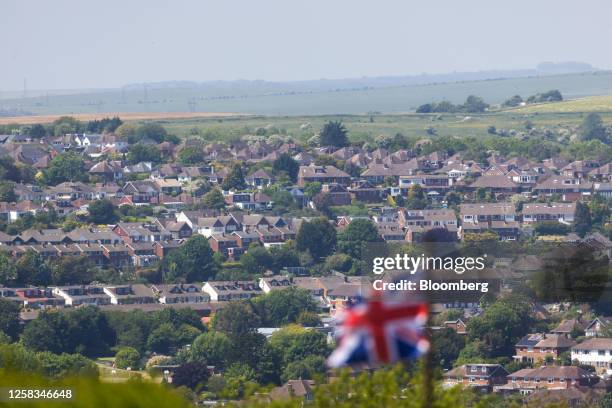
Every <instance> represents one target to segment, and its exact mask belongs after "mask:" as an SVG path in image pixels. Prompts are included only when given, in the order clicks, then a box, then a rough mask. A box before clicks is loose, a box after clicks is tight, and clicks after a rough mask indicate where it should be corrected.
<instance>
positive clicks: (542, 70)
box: [122, 61, 600, 92]
mask: <svg viewBox="0 0 612 408" xmlns="http://www.w3.org/2000/svg"><path fill="white" fill-rule="evenodd" d="M596 71H600V70H599V69H597V68H595V67H593V66H592V65H590V64H588V63H586V62H576V61H568V62H559V63H555V62H542V63H540V64H538V66H537V67H536V68H531V69H519V70H484V71H473V72H451V73H442V74H421V75H401V76H376V77H360V78H340V79H325V78H321V79H309V80H301V81H266V80H257V79H256V80H246V79H239V80H234V81H203V82H198V81H161V82H148V83H132V84H127V85H125V86H123V87H122V88H123V89H124V90H141V89H143V88H145V87H146V88H147V89H150V90H153V89H169V88H173V89H181V88H183V89H193V88H199V89H202V90H220V89H228V90H229V89H241V90H245V91H253V90H258V91H262V90H267V91H269V92H278V91H296V92H303V91H307V90H308V91H313V92H319V91H329V90H334V89H337V90H347V89H366V88H386V87H397V86H414V85H428V84H436V83H449V82H464V81H483V80H492V79H504V78H525V77H533V76H550V75H564V74H577V73H587V72H596Z"/></svg>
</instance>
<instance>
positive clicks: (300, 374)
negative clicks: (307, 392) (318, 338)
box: [281, 355, 326, 382]
mask: <svg viewBox="0 0 612 408" xmlns="http://www.w3.org/2000/svg"><path fill="white" fill-rule="evenodd" d="M325 370H326V366H325V358H324V357H323V356H314V355H313V356H308V357H306V358H304V359H303V360H301V361H292V362H291V363H289V364H287V366H286V367H285V368H284V369H283V374H282V377H281V379H282V381H283V382H286V381H289V380H296V379H302V380H311V379H313V378H314V376H316V375H323V374H325Z"/></svg>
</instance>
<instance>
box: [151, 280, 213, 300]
mask: <svg viewBox="0 0 612 408" xmlns="http://www.w3.org/2000/svg"><path fill="white" fill-rule="evenodd" d="M151 290H152V291H153V293H154V294H155V296H156V297H157V300H158V301H159V303H163V304H177V303H202V302H208V301H209V300H210V296H208V295H207V294H206V293H204V292H202V288H201V285H197V284H193V283H192V284H189V283H178V284H155V285H152V286H151Z"/></svg>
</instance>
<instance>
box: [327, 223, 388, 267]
mask: <svg viewBox="0 0 612 408" xmlns="http://www.w3.org/2000/svg"><path fill="white" fill-rule="evenodd" d="M381 241H382V239H381V238H380V235H379V234H378V230H377V229H376V227H375V226H374V224H373V223H372V221H370V220H367V219H363V218H359V219H356V220H353V221H351V223H350V224H349V225H348V226H347V227H346V228H345V229H344V230H342V232H340V233H339V234H338V249H339V250H340V251H341V252H344V253H345V254H348V255H350V256H352V257H353V258H356V259H360V258H361V252H362V250H363V249H364V247H365V245H366V244H367V243H370V242H381Z"/></svg>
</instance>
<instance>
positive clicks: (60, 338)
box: [21, 307, 116, 357]
mask: <svg viewBox="0 0 612 408" xmlns="http://www.w3.org/2000/svg"><path fill="white" fill-rule="evenodd" d="M21 341H22V342H23V344H24V345H25V346H26V347H27V348H28V349H31V350H34V351H49V352H52V353H55V354H61V353H71V354H72V353H79V354H82V355H84V356H87V357H97V356H101V355H106V354H108V353H109V350H110V347H111V346H113V345H114V344H115V342H116V336H115V332H114V331H113V330H112V328H111V327H110V326H109V324H108V320H107V319H106V316H105V315H104V314H103V313H102V312H101V311H100V310H99V309H97V308H95V307H83V308H78V309H75V310H72V311H58V310H49V311H47V310H45V311H43V312H41V313H40V314H39V315H38V317H37V318H36V319H34V320H32V321H31V322H29V323H28V324H27V325H26V326H25V328H24V329H23V333H22V335H21Z"/></svg>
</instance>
